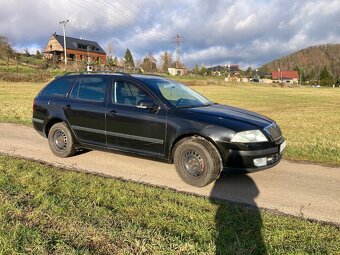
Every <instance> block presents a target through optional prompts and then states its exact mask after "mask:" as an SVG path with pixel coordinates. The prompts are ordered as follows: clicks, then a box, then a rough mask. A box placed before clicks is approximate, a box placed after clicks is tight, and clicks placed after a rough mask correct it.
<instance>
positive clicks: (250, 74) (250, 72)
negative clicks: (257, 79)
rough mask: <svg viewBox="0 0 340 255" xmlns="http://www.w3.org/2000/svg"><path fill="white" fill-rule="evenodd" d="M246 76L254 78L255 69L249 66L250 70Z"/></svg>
mask: <svg viewBox="0 0 340 255" xmlns="http://www.w3.org/2000/svg"><path fill="white" fill-rule="evenodd" d="M246 76H247V77H248V78H251V77H253V69H252V68H251V67H250V66H249V67H248V69H247V70H246Z"/></svg>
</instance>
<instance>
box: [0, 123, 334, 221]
mask: <svg viewBox="0 0 340 255" xmlns="http://www.w3.org/2000/svg"><path fill="white" fill-rule="evenodd" d="M0 133H1V137H0V153H3V154H8V155H14V156H19V157H23V158H28V159H34V160H38V161H42V162H47V163H49V164H52V165H54V166H58V167H64V168H67V169H76V170H80V171H85V172H92V173H96V174H102V175H106V176H111V177H118V178H122V179H126V180H133V181H136V182H142V183H148V184H152V185H157V186H163V187H169V188H172V189H175V190H178V191H184V192H190V193H194V194H198V195H202V196H206V197H215V198H220V199H224V200H228V201H234V202H240V203H245V204H250V205H254V206H257V207H259V208H267V209H272V210H277V211H279V212H283V213H287V214H291V215H295V216H301V217H304V218H309V219H315V220H321V221H328V222H332V223H335V224H338V225H340V168H333V167H324V166H319V165H312V164H302V163H293V162H289V161H285V160H283V161H282V162H281V163H280V164H279V165H277V166H276V167H274V168H272V169H268V170H265V171H261V172H257V173H252V174H248V175H237V174H236V175H230V174H229V175H228V174H222V175H221V177H220V178H219V179H218V180H217V181H216V182H215V183H212V184H211V185H209V186H206V187H204V188H195V187H191V186H189V185H186V184H185V183H183V182H182V181H181V179H180V178H179V177H178V176H177V174H176V171H175V168H174V166H173V165H170V164H167V163H162V162H158V161H153V160H149V159H142V158H136V157H132V156H126V155H122V154H116V153H108V152H99V151H90V152H86V153H83V154H79V155H76V156H74V157H71V158H66V159H61V158H57V157H55V156H54V155H53V154H52V152H51V151H50V149H49V147H48V143H47V140H46V139H45V138H43V137H41V136H40V135H39V134H38V133H36V132H35V131H34V130H33V128H30V127H26V126H21V125H12V124H0Z"/></svg>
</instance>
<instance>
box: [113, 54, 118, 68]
mask: <svg viewBox="0 0 340 255" xmlns="http://www.w3.org/2000/svg"><path fill="white" fill-rule="evenodd" d="M112 65H113V66H118V58H117V56H115V57H114V59H113V61H112Z"/></svg>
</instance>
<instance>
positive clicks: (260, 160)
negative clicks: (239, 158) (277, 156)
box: [254, 158, 267, 167]
mask: <svg viewBox="0 0 340 255" xmlns="http://www.w3.org/2000/svg"><path fill="white" fill-rule="evenodd" d="M254 165H255V166H256V167H261V166H266V165H267V158H256V159H254Z"/></svg>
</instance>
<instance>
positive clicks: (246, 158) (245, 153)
mask: <svg viewBox="0 0 340 255" xmlns="http://www.w3.org/2000/svg"><path fill="white" fill-rule="evenodd" d="M285 144H286V141H285V140H284V139H281V140H280V141H278V142H277V143H273V144H271V146H272V147H269V148H268V147H267V146H266V147H267V148H264V149H256V150H251V148H250V149H249V150H239V149H236V148H233V149H229V151H228V158H227V160H226V161H225V162H224V164H223V165H224V170H225V171H227V172H244V173H249V172H256V171H261V170H264V169H268V168H271V167H274V166H275V165H277V164H278V163H279V162H280V160H281V158H282V154H283V152H284V150H285ZM259 159H260V160H262V161H264V162H265V164H264V165H263V164H262V165H260V166H258V165H256V164H255V162H254V160H255V161H256V160H259Z"/></svg>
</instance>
